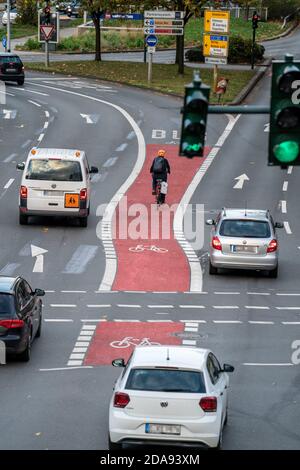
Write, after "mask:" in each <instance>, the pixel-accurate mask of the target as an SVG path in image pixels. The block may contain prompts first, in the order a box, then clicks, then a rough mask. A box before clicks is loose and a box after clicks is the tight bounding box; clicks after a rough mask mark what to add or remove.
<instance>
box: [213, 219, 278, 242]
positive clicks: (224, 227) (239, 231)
mask: <svg viewBox="0 0 300 470" xmlns="http://www.w3.org/2000/svg"><path fill="white" fill-rule="evenodd" d="M219 233H220V235H221V236H223V237H242V238H269V237H270V236H271V231H270V225H269V223H268V222H265V221H263V220H243V219H242V220H230V219H227V220H223V222H222V223H221V227H220V231H219Z"/></svg>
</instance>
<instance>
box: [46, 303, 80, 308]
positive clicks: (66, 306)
mask: <svg viewBox="0 0 300 470" xmlns="http://www.w3.org/2000/svg"><path fill="white" fill-rule="evenodd" d="M50 307H53V308H75V307H77V305H76V304H50Z"/></svg>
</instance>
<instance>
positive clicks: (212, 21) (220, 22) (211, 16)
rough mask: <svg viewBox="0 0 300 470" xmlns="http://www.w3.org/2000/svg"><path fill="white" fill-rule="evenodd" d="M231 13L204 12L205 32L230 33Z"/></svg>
mask: <svg viewBox="0 0 300 470" xmlns="http://www.w3.org/2000/svg"><path fill="white" fill-rule="evenodd" d="M229 19H230V12H229V11H211V10H205V12H204V31H205V33H209V32H210V33H229Z"/></svg>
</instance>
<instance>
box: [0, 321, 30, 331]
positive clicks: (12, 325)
mask: <svg viewBox="0 0 300 470" xmlns="http://www.w3.org/2000/svg"><path fill="white" fill-rule="evenodd" d="M0 326H2V327H4V328H7V329H8V330H10V329H11V328H22V327H23V326H24V321H23V320H0Z"/></svg>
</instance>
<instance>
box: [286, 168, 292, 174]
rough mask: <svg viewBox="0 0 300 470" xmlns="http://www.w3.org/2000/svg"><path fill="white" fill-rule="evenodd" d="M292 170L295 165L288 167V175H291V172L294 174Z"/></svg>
mask: <svg viewBox="0 0 300 470" xmlns="http://www.w3.org/2000/svg"><path fill="white" fill-rule="evenodd" d="M292 171H293V166H289V167H288V170H287V174H288V175H291V174H292Z"/></svg>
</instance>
